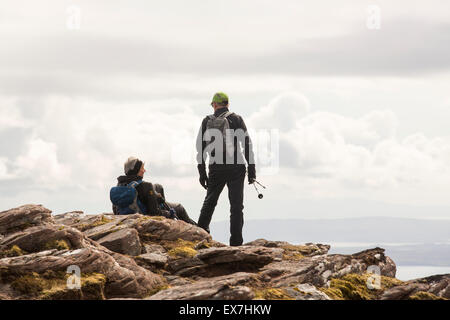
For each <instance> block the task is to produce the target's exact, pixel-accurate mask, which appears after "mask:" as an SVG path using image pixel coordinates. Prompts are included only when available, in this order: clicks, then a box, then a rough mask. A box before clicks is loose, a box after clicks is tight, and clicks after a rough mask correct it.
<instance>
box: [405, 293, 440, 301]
mask: <svg viewBox="0 0 450 320" xmlns="http://www.w3.org/2000/svg"><path fill="white" fill-rule="evenodd" d="M409 299H410V300H447V299H444V298H441V297H438V296H436V295H434V294H432V293H429V292H425V291H419V292H416V293H415V294H413V295H412V296H410V297H409Z"/></svg>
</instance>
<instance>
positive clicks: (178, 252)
mask: <svg viewBox="0 0 450 320" xmlns="http://www.w3.org/2000/svg"><path fill="white" fill-rule="evenodd" d="M167 253H168V255H169V256H171V257H174V258H192V257H194V256H195V255H196V254H197V250H195V249H193V248H191V247H188V246H181V247H177V248H173V249H170V250H169V251H168V252H167Z"/></svg>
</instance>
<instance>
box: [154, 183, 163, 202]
mask: <svg viewBox="0 0 450 320" xmlns="http://www.w3.org/2000/svg"><path fill="white" fill-rule="evenodd" d="M153 188H154V189H155V191H156V192H158V193H159V194H160V195H162V196H163V198H164V199H165V198H166V196H165V195H164V187H163V186H162V185H160V184H159V183H155V184H154V185H153Z"/></svg>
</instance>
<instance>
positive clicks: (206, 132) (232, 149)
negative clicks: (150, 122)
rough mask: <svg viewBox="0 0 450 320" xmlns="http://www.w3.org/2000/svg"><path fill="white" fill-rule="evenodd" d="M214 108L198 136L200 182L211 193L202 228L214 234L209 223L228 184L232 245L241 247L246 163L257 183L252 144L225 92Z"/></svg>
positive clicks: (250, 177)
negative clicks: (229, 107) (230, 107)
mask: <svg viewBox="0 0 450 320" xmlns="http://www.w3.org/2000/svg"><path fill="white" fill-rule="evenodd" d="M211 106H212V107H213V108H214V114H213V115H209V116H207V117H205V118H204V119H203V121H202V124H201V127H200V130H199V134H198V137H197V163H198V165H197V167H198V172H199V174H200V179H199V181H200V184H201V185H202V186H203V187H204V188H205V189H206V190H207V193H206V197H205V200H204V202H203V207H202V209H201V211H200V217H199V220H198V226H199V227H202V228H203V229H205V230H206V231H207V232H210V231H209V224H210V222H211V218H212V215H213V213H214V209H215V207H216V205H217V200H218V199H219V196H220V193H221V192H222V190H223V188H224V187H225V185H227V187H228V198H229V200H230V213H231V215H230V233H231V237H230V245H231V246H240V245H242V243H243V239H242V227H243V225H244V213H243V209H244V205H243V202H244V179H245V173H246V171H247V170H246V166H245V163H247V164H248V167H247V169H248V183H249V184H252V183H253V182H254V181H255V180H256V170H255V162H254V154H253V148H252V142H251V139H250V137H249V135H248V132H247V127H246V126H245V123H244V120H243V119H242V117H241V116H239V115H237V114H235V113H232V112H230V111H229V110H228V96H227V95H226V94H225V93H223V92H218V93H216V94H215V95H214V97H213V100H212V102H211ZM241 148H243V149H244V152H242V150H241ZM206 157H209V166H208V169H209V176H208V175H207V173H206V165H205V162H206Z"/></svg>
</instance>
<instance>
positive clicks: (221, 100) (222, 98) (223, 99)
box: [211, 92, 228, 105]
mask: <svg viewBox="0 0 450 320" xmlns="http://www.w3.org/2000/svg"><path fill="white" fill-rule="evenodd" d="M213 102H215V103H217V104H219V105H227V104H228V96H227V95H226V94H225V93H223V92H217V93H216V94H215V95H214V97H213V99H212V102H211V104H213Z"/></svg>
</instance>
